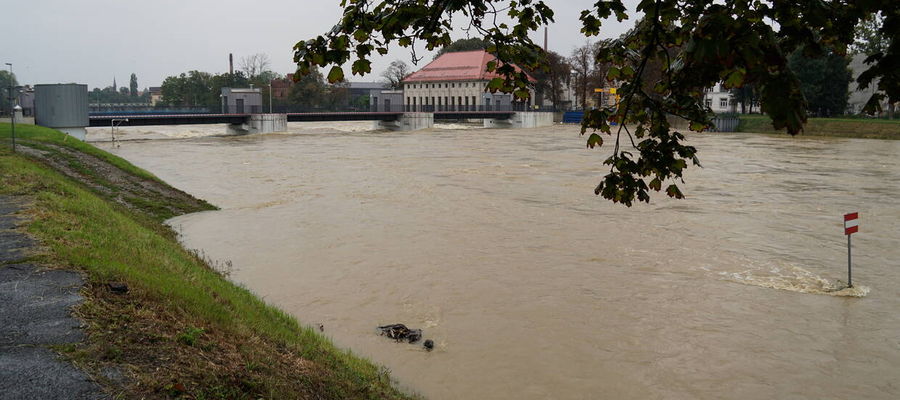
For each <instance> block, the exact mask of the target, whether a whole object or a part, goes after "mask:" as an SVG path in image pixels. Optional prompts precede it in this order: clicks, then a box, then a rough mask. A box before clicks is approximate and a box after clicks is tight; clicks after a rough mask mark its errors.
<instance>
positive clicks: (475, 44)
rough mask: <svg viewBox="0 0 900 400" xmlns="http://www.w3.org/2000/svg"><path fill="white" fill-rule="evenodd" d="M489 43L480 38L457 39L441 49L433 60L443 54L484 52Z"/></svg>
mask: <svg viewBox="0 0 900 400" xmlns="http://www.w3.org/2000/svg"><path fill="white" fill-rule="evenodd" d="M490 45H491V43H490V42H489V41H487V40H484V39H482V38H477V37H476V38H469V39H459V40H457V41H455V42H453V43H450V44H449V45H447V46H444V47H441V49H440V50H438V52H437V53H436V54H435V55H434V58H438V57H440V56H441V55H442V54H444V53H456V52H460V51H472V50H485V49H487V48H488V46H490Z"/></svg>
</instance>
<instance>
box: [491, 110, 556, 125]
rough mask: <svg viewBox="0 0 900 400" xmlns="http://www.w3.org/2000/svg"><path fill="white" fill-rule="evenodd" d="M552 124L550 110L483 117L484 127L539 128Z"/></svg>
mask: <svg viewBox="0 0 900 400" xmlns="http://www.w3.org/2000/svg"><path fill="white" fill-rule="evenodd" d="M551 125H553V113H552V112H517V113H514V114H512V115H510V116H509V118H505V119H500V118H485V119H484V127H485V128H516V129H518V128H539V127H542V126H551Z"/></svg>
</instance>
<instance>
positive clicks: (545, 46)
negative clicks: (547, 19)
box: [544, 26, 547, 53]
mask: <svg viewBox="0 0 900 400" xmlns="http://www.w3.org/2000/svg"><path fill="white" fill-rule="evenodd" d="M544 52H545V53H546V52H547V27H546V26H545V27H544Z"/></svg>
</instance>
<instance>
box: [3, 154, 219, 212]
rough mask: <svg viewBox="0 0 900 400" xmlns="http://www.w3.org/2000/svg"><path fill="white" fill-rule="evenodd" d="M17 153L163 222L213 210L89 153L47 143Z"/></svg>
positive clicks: (183, 194) (197, 200)
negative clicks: (23, 154)
mask: <svg viewBox="0 0 900 400" xmlns="http://www.w3.org/2000/svg"><path fill="white" fill-rule="evenodd" d="M20 149H21V150H20V151H21V152H22V153H25V154H27V155H29V156H31V157H33V158H35V159H38V160H40V161H41V162H43V163H45V164H47V165H49V166H50V167H52V168H53V169H55V170H57V171H59V172H60V173H62V174H63V175H66V176H67V177H69V178H71V179H74V180H76V181H78V182H80V183H82V184H84V185H85V186H87V187H89V188H91V189H92V190H93V191H95V192H96V193H98V194H100V195H102V196H103V197H105V198H107V199H109V200H112V201H114V202H116V203H118V204H121V205H123V206H125V207H127V208H129V209H132V210H135V211H140V212H142V213H144V214H147V215H149V216H151V217H153V218H154V219H156V220H159V221H162V220H166V219H169V218H172V217H175V216H178V215H183V214H188V213H192V212H197V211H206V210H214V209H215V207H214V206H212V205H210V204H209V203H207V202H205V201H203V200H200V199H197V198H196V197H194V196H191V195H190V194H187V193H185V192H183V191H181V190H178V189H175V188H173V187H171V186H169V185H166V184H164V183H160V182H158V181H155V180H151V179H146V178H142V177H138V176H135V175H132V174H130V173H128V172H125V171H123V170H121V169H119V168H118V167H116V166H114V165H112V164H110V163H108V162H106V161H104V160H102V159H100V158H97V157H95V156H93V155H90V154H85V153H83V152H80V151H78V150H75V149H72V148H69V147H63V146H58V145H55V144H51V143H46V142H40V143H39V142H24V143H21V146H20Z"/></svg>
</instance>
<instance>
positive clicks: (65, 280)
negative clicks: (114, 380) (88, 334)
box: [0, 196, 107, 400]
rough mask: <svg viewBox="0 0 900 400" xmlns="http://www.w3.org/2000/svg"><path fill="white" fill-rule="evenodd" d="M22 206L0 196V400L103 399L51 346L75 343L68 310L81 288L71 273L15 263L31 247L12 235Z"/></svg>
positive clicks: (78, 335)
mask: <svg viewBox="0 0 900 400" xmlns="http://www.w3.org/2000/svg"><path fill="white" fill-rule="evenodd" d="M21 208H22V205H21V203H20V202H19V201H18V200H17V199H15V198H13V197H4V196H0V398H3V399H7V400H18V399H103V398H106V397H107V396H105V395H104V394H103V392H102V391H101V390H100V387H99V386H98V385H97V384H96V383H94V382H93V381H91V380H90V378H89V377H88V376H87V375H86V374H85V373H84V372H82V371H80V370H78V369H77V368H75V367H74V366H73V365H71V364H69V363H67V362H64V361H61V360H59V358H58V357H57V355H56V353H54V352H53V351H52V350H50V349H49V348H48V346H50V345H55V344H64V343H74V342H79V341H81V340H82V338H83V334H82V332H81V330H80V329H79V326H80V323H79V321H78V320H77V319H75V318H73V317H72V316H71V313H70V310H71V308H72V307H73V306H75V305H77V304H78V303H80V302H81V301H82V298H81V296H79V295H78V290H79V289H80V288H81V287H82V285H83V284H84V283H83V282H82V280H81V277H80V276H79V275H78V274H77V273H75V272H72V271H60V270H46V269H42V268H40V267H38V266H35V265H33V264H29V263H27V262H23V263H19V262H20V261H22V260H23V259H24V258H25V257H26V256H27V255H28V252H29V251H30V249H31V248H32V247H33V246H35V243H34V242H33V241H32V240H31V239H30V238H28V236H26V235H23V234H21V233H19V232H17V231H15V230H14V229H15V227H16V226H17V224H18V223H19V219H18V218H17V217H16V215H15V213H16V212H18V211H19V210H21Z"/></svg>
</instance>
